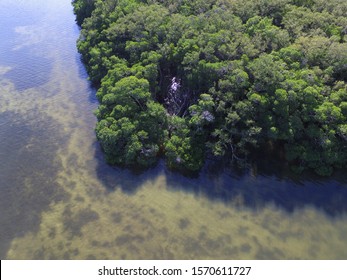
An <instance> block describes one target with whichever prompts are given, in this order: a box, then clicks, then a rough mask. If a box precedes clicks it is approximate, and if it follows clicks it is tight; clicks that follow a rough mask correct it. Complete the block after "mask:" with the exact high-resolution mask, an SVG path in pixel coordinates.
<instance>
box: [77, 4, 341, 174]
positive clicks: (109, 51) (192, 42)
mask: <svg viewBox="0 0 347 280" xmlns="http://www.w3.org/2000/svg"><path fill="white" fill-rule="evenodd" d="M73 5H74V10H75V13H76V16H77V22H78V23H79V24H81V26H82V30H81V36H80V39H79V41H78V49H79V51H80V53H81V54H82V57H83V60H84V62H85V64H86V67H87V70H88V73H89V76H90V79H91V81H92V82H93V83H95V84H96V85H97V86H98V88H99V89H98V92H97V97H98V99H99V101H100V105H99V108H98V110H97V112H96V115H97V118H98V124H97V127H96V133H97V138H98V139H99V141H100V143H101V146H102V148H103V150H104V151H105V154H106V157H107V160H108V161H109V162H110V163H112V164H121V165H141V166H149V165H151V164H154V163H155V162H156V160H157V158H158V157H159V156H165V158H166V160H167V164H168V166H170V167H171V168H174V169H178V170H191V171H197V170H199V169H200V168H201V167H202V165H203V164H204V160H205V158H206V157H207V156H214V157H223V158H226V159H230V161H245V160H246V161H247V158H249V155H250V153H251V152H252V151H255V150H257V149H261V148H263V147H265V146H266V145H276V147H278V149H281V150H283V151H284V153H285V157H286V159H287V161H288V162H289V163H290V164H291V165H292V166H293V168H294V169H296V170H297V171H302V170H304V169H313V170H315V171H316V172H317V173H318V174H321V175H329V174H331V173H332V172H333V170H334V169H335V168H343V167H346V164H347V122H346V120H347V84H346V81H347V42H346V40H347V16H346V15H347V2H346V1H344V0H330V1H324V0H180V1H178V0H147V1H146V0H74V1H73Z"/></svg>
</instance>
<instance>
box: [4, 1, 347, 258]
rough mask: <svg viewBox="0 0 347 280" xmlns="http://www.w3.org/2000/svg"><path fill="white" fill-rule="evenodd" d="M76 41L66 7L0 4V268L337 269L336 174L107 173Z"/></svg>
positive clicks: (345, 223)
mask: <svg viewBox="0 0 347 280" xmlns="http://www.w3.org/2000/svg"><path fill="white" fill-rule="evenodd" d="M78 33H79V30H78V28H77V26H76V25H75V23H74V16H73V14H72V8H71V6H70V0H48V1H43V0H27V1H24V0H20V1H11V0H0V258H1V259H301V258H303V259H347V241H346V238H347V183H346V178H347V176H346V175H344V174H343V172H342V175H341V176H339V177H337V176H336V177H335V178H334V179H325V180H322V179H320V178H314V177H305V178H300V177H297V178H294V177H292V176H291V177H290V176H287V175H285V174H286V172H284V171H281V170H280V168H277V169H276V170H274V168H273V167H269V168H268V170H267V169H266V168H262V170H261V171H259V172H258V173H257V174H255V170H254V169H252V172H251V171H250V172H247V171H246V172H243V173H242V174H239V173H236V172H235V171H220V170H219V168H218V167H213V166H210V167H206V169H205V170H204V171H203V172H202V173H201V174H200V176H199V177H198V178H185V177H183V176H180V175H178V174H175V173H171V172H169V171H167V170H166V169H165V168H164V167H163V165H162V164H159V165H158V166H157V167H156V168H154V169H151V170H148V171H146V172H143V173H140V174H138V173H135V172H132V171H130V170H126V169H124V170H123V169H117V168H111V167H109V166H107V165H106V164H105V163H104V161H103V156H102V153H101V152H100V150H99V147H98V144H97V143H96V141H95V135H94V125H95V118H94V116H93V114H92V111H93V110H94V109H95V108H96V106H97V104H96V101H95V98H94V94H95V92H94V90H93V89H91V88H90V86H89V84H88V82H87V80H86V78H87V77H86V74H85V71H84V68H83V65H82V64H81V62H80V58H79V55H78V54H77V52H76V49H75V41H76V39H77V37H78ZM264 166H266V164H264Z"/></svg>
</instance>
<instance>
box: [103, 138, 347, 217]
mask: <svg viewBox="0 0 347 280" xmlns="http://www.w3.org/2000/svg"><path fill="white" fill-rule="evenodd" d="M96 145H97V146H98V144H97V143H96ZM96 150H97V151H96V157H97V160H98V167H97V175H98V178H99V179H100V180H101V181H102V182H103V183H104V185H105V187H107V188H108V189H110V190H114V189H117V188H119V187H121V189H122V191H123V192H125V193H128V194H129V195H131V194H134V193H136V191H137V189H138V188H139V187H140V186H142V185H143V184H144V182H146V181H148V180H154V179H155V178H157V177H158V176H159V175H161V174H165V177H166V184H167V187H168V190H171V191H185V192H190V193H194V195H195V196H196V197H200V196H202V197H207V198H208V199H210V200H212V201H219V202H223V203H225V204H226V205H234V206H238V207H243V208H245V207H246V208H248V209H252V210H254V211H256V210H261V209H262V208H264V207H267V206H270V205H274V206H276V207H278V208H280V209H282V210H284V211H286V212H288V213H293V212H294V211H295V210H299V209H302V208H305V207H308V206H310V207H315V208H316V209H317V210H319V211H322V212H324V213H325V214H327V215H329V216H331V217H338V216H340V215H343V214H346V213H347V180H346V177H345V176H344V175H343V174H342V175H339V174H335V175H334V176H333V177H331V178H322V177H319V176H316V175H314V174H303V175H297V174H293V173H291V172H290V171H288V168H287V167H286V166H284V165H283V164H279V163H278V162H273V163H271V164H273V166H271V164H270V163H268V165H265V166H264V164H263V163H259V166H262V167H258V168H257V171H256V174H255V171H254V169H253V168H249V169H243V170H240V169H236V168H231V167H226V166H224V165H221V164H219V163H213V162H209V163H207V164H206V166H205V167H204V169H203V170H202V171H201V172H200V174H199V175H198V176H196V177H187V176H183V175H181V174H179V173H177V172H172V171H170V170H168V169H167V168H166V167H165V163H164V162H163V161H160V162H159V164H158V165H157V166H156V167H154V168H151V169H149V170H146V171H134V170H130V169H122V168H117V167H111V166H108V165H107V164H106V163H105V161H104V157H103V155H102V152H101V151H100V148H99V147H97V149H96ZM271 170H272V171H271Z"/></svg>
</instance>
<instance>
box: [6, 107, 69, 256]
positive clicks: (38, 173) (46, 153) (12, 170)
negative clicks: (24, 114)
mask: <svg viewBox="0 0 347 280" xmlns="http://www.w3.org/2000/svg"><path fill="white" fill-rule="evenodd" d="M46 121H47V122H50V123H52V120H50V119H49V118H46V119H45V122H35V125H34V126H33V125H32V124H29V123H27V121H25V120H24V119H22V118H20V117H19V116H18V115H16V114H14V113H9V112H6V113H2V114H0V158H1V162H0V168H1V169H2V172H1V173H0V192H1V196H0V213H1V215H0V224H1V227H0V259H4V258H5V257H6V254H7V250H8V249H9V246H10V244H11V241H12V239H14V238H16V237H21V236H24V235H25V234H26V233H27V232H35V231H36V230H38V227H39V225H40V222H41V213H42V212H43V211H45V210H46V209H47V208H48V207H49V204H50V203H51V202H54V201H61V200H63V199H64V200H66V199H68V195H67V193H65V192H64V191H62V190H61V189H60V188H59V187H58V185H57V184H56V182H55V178H56V175H57V172H58V171H59V169H60V168H61V166H60V163H59V162H57V160H56V157H55V154H56V151H57V144H56V143H57V142H56V141H57V139H58V138H59V136H58V135H56V133H51V131H50V132H49V133H47V127H48V126H47V124H46ZM9 139H11V141H9Z"/></svg>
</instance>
